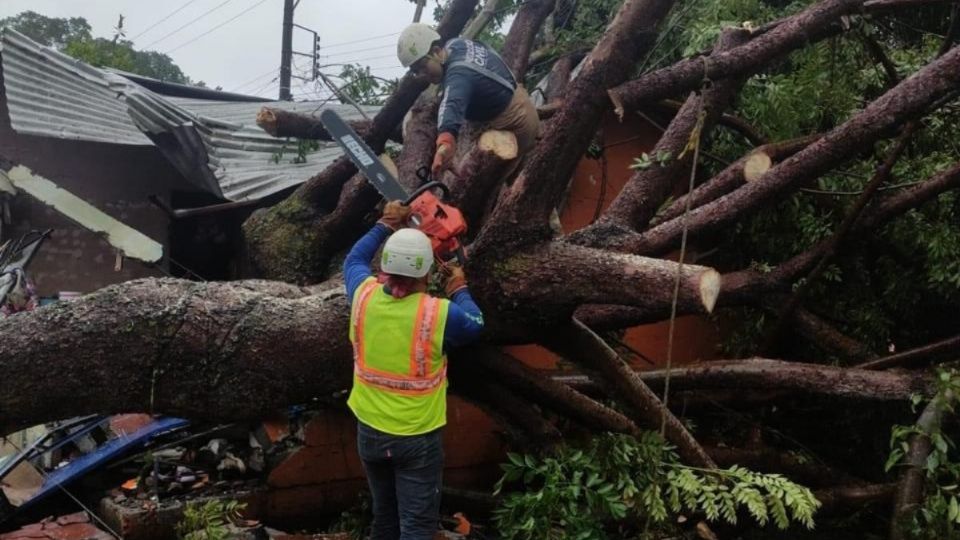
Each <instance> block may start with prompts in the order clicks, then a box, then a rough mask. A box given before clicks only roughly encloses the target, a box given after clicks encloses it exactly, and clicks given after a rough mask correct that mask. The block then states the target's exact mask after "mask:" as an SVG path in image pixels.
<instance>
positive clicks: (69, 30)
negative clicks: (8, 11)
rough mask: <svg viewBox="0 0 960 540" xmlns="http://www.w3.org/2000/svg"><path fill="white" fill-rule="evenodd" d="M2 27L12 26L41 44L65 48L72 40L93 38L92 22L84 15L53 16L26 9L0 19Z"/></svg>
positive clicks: (0, 26)
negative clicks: (66, 17) (65, 17)
mask: <svg viewBox="0 0 960 540" xmlns="http://www.w3.org/2000/svg"><path fill="white" fill-rule="evenodd" d="M0 28H12V29H14V30H16V31H17V32H20V33H21V34H23V35H25V36H27V37H28V38H30V39H32V40H34V41H36V42H37V43H39V44H41V45H45V46H47V47H53V48H55V49H63V48H64V47H65V46H66V45H67V43H70V42H71V41H84V40H88V39H92V37H93V36H92V29H91V28H90V23H88V22H87V20H86V19H84V18H83V17H70V18H69V19H63V18H52V17H46V16H44V15H40V14H39V13H37V12H35V11H24V12H22V13H19V14H17V15H14V16H12V17H6V18H4V19H0Z"/></svg>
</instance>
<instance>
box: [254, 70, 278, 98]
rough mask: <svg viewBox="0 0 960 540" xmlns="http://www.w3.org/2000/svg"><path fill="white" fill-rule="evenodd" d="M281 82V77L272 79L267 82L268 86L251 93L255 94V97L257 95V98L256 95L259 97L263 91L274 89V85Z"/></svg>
mask: <svg viewBox="0 0 960 540" xmlns="http://www.w3.org/2000/svg"><path fill="white" fill-rule="evenodd" d="M279 80H280V76H279V75H277V76H276V77H274V78H272V79H270V80H269V81H267V84H265V85H263V86H261V87H260V88H258V89H256V90H254V91H253V92H250V93H251V94H253V95H255V96H256V95H259V94H260V93H261V92H263V91H264V90H266V89H267V88H272V87H273V85H274V83H276V82H277V81H279Z"/></svg>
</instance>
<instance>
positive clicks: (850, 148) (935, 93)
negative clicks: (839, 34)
mask: <svg viewBox="0 0 960 540" xmlns="http://www.w3.org/2000/svg"><path fill="white" fill-rule="evenodd" d="M754 41H756V40H754ZM751 43H753V42H751ZM748 45H749V44H748ZM958 83H960V48H955V49H953V50H951V51H950V52H948V53H947V54H945V55H944V56H942V57H941V58H940V59H938V60H935V61H933V62H931V63H930V64H927V65H926V66H925V67H924V68H922V69H920V71H918V72H917V73H915V74H914V75H913V76H911V77H910V78H908V79H906V80H904V81H903V82H902V83H900V84H898V85H897V86H896V87H894V88H893V89H892V90H890V91H888V92H887V93H885V94H884V95H883V96H881V97H880V98H878V99H877V100H875V101H873V102H872V103H870V105H868V106H867V107H866V108H865V109H864V110H863V111H862V112H861V113H859V114H857V115H855V116H854V117H853V118H851V119H850V120H848V121H847V122H845V123H844V124H842V125H841V126H839V127H837V128H835V129H833V130H832V131H830V132H829V133H827V134H826V135H825V136H824V137H823V138H822V139H820V140H818V141H817V142H815V143H813V144H811V145H810V146H808V147H807V148H805V149H804V150H802V151H800V152H798V153H796V154H794V155H793V156H792V157H791V158H789V159H787V160H786V161H784V162H783V163H780V164H779V165H777V166H776V167H774V168H773V169H771V170H770V171H769V172H768V173H767V174H766V175H764V178H763V181H761V182H754V183H751V184H748V185H746V186H744V187H742V188H740V189H738V190H736V191H735V192H733V193H731V194H729V195H726V196H724V197H721V198H720V199H717V200H715V201H713V202H711V203H708V204H705V205H703V206H701V207H700V208H697V209H695V210H693V211H691V212H690V216H689V218H688V219H687V228H688V230H689V233H690V234H691V235H692V236H693V237H696V236H697V235H702V234H703V233H705V232H707V231H710V230H716V229H717V228H720V227H723V226H726V225H728V224H729V223H730V222H732V221H733V220H735V219H740V218H742V217H744V216H745V215H747V214H749V213H750V212H752V211H755V210H756V209H758V208H759V207H761V206H762V205H764V204H766V203H768V202H770V200H771V199H773V198H775V197H777V196H781V195H783V194H784V193H785V192H787V191H789V190H790V189H793V188H796V187H797V186H798V185H800V184H802V183H804V182H808V181H810V180H813V179H815V178H818V177H819V176H821V175H822V174H824V173H826V172H828V171H829V170H831V169H832V168H834V167H836V166H837V165H839V164H840V163H842V162H844V161H845V160H846V159H848V158H849V157H850V156H851V155H852V154H853V153H855V152H857V151H858V150H860V149H862V148H865V147H866V146H868V145H870V144H872V143H873V142H875V141H877V140H878V139H879V138H880V137H882V136H883V135H884V134H885V133H886V132H887V131H888V130H890V129H891V128H893V127H895V126H896V125H898V124H899V123H901V122H903V121H906V120H909V119H912V118H914V117H916V116H917V115H919V114H920V113H922V112H923V111H924V110H926V109H927V108H928V107H929V106H930V105H932V104H934V103H935V102H936V101H937V100H938V99H939V98H940V97H942V96H944V95H946V94H947V93H948V92H951V91H952V90H953V89H954V88H955V86H956V85H957V84H958ZM682 232H683V224H682V223H681V220H680V219H673V220H671V221H668V222H665V223H662V224H660V225H658V226H657V227H654V228H653V229H650V230H648V231H647V232H645V233H643V234H642V235H639V236H632V237H630V238H629V239H627V240H626V241H625V242H624V243H623V245H621V246H620V247H621V248H624V249H626V250H628V251H630V252H633V253H645V254H653V253H662V252H664V251H665V250H667V249H669V248H670V247H671V246H672V245H674V244H675V243H676V242H677V241H678V240H679V238H680V235H681V234H682Z"/></svg>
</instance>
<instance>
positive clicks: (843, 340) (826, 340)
mask: <svg viewBox="0 0 960 540" xmlns="http://www.w3.org/2000/svg"><path fill="white" fill-rule="evenodd" d="M785 301H786V300H785V298H782V299H781V300H780V302H785ZM781 305H782V304H781ZM767 309H768V311H770V312H771V313H775V312H776V310H775V309H772V306H771V305H770V304H768V305H767ZM792 321H793V323H794V324H795V326H794V329H795V330H796V332H797V334H799V335H800V336H802V337H803V338H804V339H806V340H807V341H809V342H811V343H813V344H815V345H817V346H818V347H820V348H821V349H823V350H824V351H826V352H828V353H834V354H838V355H840V356H843V357H846V358H853V359H864V358H873V357H874V356H875V353H874V352H873V351H872V350H870V348H869V347H867V346H866V345H864V344H863V343H860V342H859V341H857V340H855V339H853V338H851V337H848V336H846V335H844V334H843V333H841V332H840V331H839V330H837V329H836V328H834V327H833V326H831V325H830V324H828V323H827V322H826V321H824V320H823V319H822V318H820V317H818V316H816V315H814V314H813V313H811V312H809V311H807V310H805V309H798V310H796V311H795V312H794V314H793V319H792Z"/></svg>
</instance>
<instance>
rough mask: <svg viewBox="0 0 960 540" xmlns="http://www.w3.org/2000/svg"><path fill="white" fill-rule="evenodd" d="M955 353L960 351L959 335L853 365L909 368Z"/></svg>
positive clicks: (865, 367)
mask: <svg viewBox="0 0 960 540" xmlns="http://www.w3.org/2000/svg"><path fill="white" fill-rule="evenodd" d="M956 353H960V336H953V337H951V338H947V339H944V340H941V341H937V342H934V343H930V344H929V345H924V346H922V347H917V348H915V349H910V350H908V351H903V352H901V353H896V354H891V355H888V356H884V357H883V358H877V359H876V360H870V361H869V362H863V363H862V364H857V365H856V366H855V367H857V368H859V369H890V368H911V367H916V364H917V363H919V362H924V361H927V360H930V359H931V358H932V357H937V356H940V355H944V354H956Z"/></svg>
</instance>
